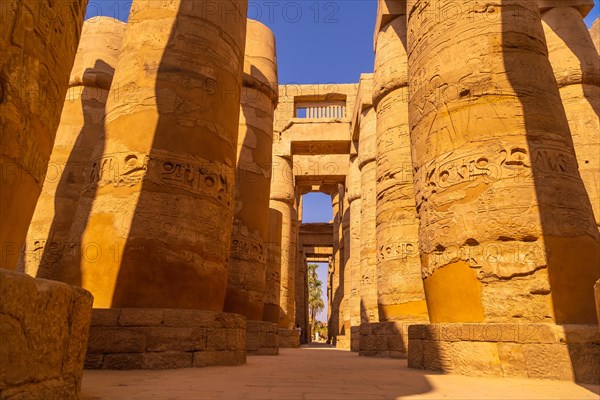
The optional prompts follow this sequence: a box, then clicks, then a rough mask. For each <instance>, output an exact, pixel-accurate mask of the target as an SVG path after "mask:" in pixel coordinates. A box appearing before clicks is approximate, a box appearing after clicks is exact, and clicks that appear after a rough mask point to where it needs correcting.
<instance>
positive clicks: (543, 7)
mask: <svg viewBox="0 0 600 400" xmlns="http://www.w3.org/2000/svg"><path fill="white" fill-rule="evenodd" d="M538 5H539V6H540V12H541V13H542V14H543V13H545V12H546V11H548V10H550V9H551V8H555V7H574V8H576V9H577V10H579V12H580V13H581V16H582V18H585V17H586V16H587V15H588V14H589V13H590V11H591V10H592V8H594V0H538Z"/></svg>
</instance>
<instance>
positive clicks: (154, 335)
mask: <svg viewBox="0 0 600 400" xmlns="http://www.w3.org/2000/svg"><path fill="white" fill-rule="evenodd" d="M146 342H147V343H146V351H150V352H154V351H192V352H193V351H202V350H206V348H207V333H206V329H205V328H174V327H164V326H157V327H151V328H148V330H147V336H146Z"/></svg>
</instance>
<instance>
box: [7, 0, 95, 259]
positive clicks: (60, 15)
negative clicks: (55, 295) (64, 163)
mask: <svg viewBox="0 0 600 400" xmlns="http://www.w3.org/2000/svg"><path fill="white" fill-rule="evenodd" d="M86 5H87V0H69V1H62V0H61V1H58V0H47V1H38V0H8V1H3V2H2V4H1V6H2V10H1V12H0V14H1V15H2V22H1V23H0V54H1V55H0V148H1V150H0V172H1V181H0V204H1V205H2V206H1V207H0V221H2V223H1V224H0V267H1V268H7V269H14V268H15V267H16V265H17V260H18V258H19V254H20V251H21V247H22V246H23V243H24V241H25V237H26V235H27V228H28V226H29V222H30V221H31V217H32V216H33V212H34V210H35V205H36V202H37V200H38V196H39V194H40V192H41V189H42V185H43V183H44V178H45V175H46V170H47V167H48V161H49V159H50V153H51V152H52V146H53V144H54V135H55V133H56V129H57V127H58V122H59V120H60V115H61V111H62V108H63V99H64V98H65V94H66V92H67V88H68V82H69V71H71V67H72V66H73V60H74V59H75V53H76V50H77V44H78V43H79V36H80V34H81V25H82V24H83V18H84V15H85V8H86Z"/></svg>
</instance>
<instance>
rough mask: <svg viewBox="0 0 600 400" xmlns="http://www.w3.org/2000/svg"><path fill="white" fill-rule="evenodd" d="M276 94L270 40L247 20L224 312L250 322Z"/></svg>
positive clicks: (261, 260) (260, 291)
mask: <svg viewBox="0 0 600 400" xmlns="http://www.w3.org/2000/svg"><path fill="white" fill-rule="evenodd" d="M277 94H278V91H277V61H276V56H275V36H274V35H273V32H271V30H270V29H269V28H267V27H266V26H264V25H263V24H261V23H260V22H257V21H253V20H248V24H247V29H246V50H245V60H244V75H243V85H242V93H241V112H240V124H239V135H238V142H237V171H236V178H235V196H234V197H235V201H234V207H233V208H234V221H233V232H232V235H231V255H230V257H229V275H228V280H227V295H226V297H225V311H226V312H233V313H237V314H241V315H244V316H246V317H247V318H248V319H249V320H255V321H258V320H262V318H263V308H264V293H265V285H266V269H267V265H266V263H267V236H268V230H269V194H270V190H271V164H272V151H273V112H274V109H275V106H276V105H277Z"/></svg>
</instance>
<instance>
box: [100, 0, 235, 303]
mask: <svg viewBox="0 0 600 400" xmlns="http://www.w3.org/2000/svg"><path fill="white" fill-rule="evenodd" d="M148 4H153V3H152V2H148ZM175 4H177V7H178V10H177V11H176V16H175V17H174V18H175V21H173V22H172V27H171V32H170V34H169V38H168V40H167V42H166V47H165V49H164V52H163V53H162V56H161V59H160V62H159V64H158V65H157V66H152V65H150V64H146V68H149V72H148V73H152V70H153V68H157V70H156V80H155V89H154V90H155V96H156V98H155V101H156V112H157V114H158V120H157V123H156V129H155V131H154V132H147V134H148V135H152V136H153V141H152V145H151V148H150V150H149V153H148V154H147V156H146V159H145V160H141V159H138V156H137V155H136V154H132V155H131V156H129V157H132V160H131V161H132V162H135V163H137V164H138V165H140V166H141V168H145V169H146V171H145V173H144V175H143V180H142V183H141V189H140V194H139V200H138V202H137V205H136V208H135V211H134V214H133V216H132V220H131V228H130V231H129V234H128V237H127V240H126V243H125V245H124V250H123V258H122V260H120V269H119V272H118V276H117V279H116V284H115V290H114V294H113V298H112V307H113V308H176V309H198V310H204V311H217V312H218V311H223V306H224V301H225V293H226V289H227V265H228V262H229V250H230V241H231V237H230V232H231V227H232V222H233V214H232V208H233V204H232V202H233V195H232V194H233V187H232V185H233V183H234V179H235V178H234V177H235V156H236V144H237V129H238V124H239V108H240V101H239V100H240V99H239V93H240V84H241V81H240V77H241V76H237V75H235V74H231V73H230V71H229V70H228V69H227V67H228V66H237V64H238V61H237V60H235V59H234V58H235V57H239V60H241V62H243V47H242V48H240V49H235V50H233V51H231V53H236V54H235V56H234V55H233V54H231V53H230V52H229V51H230V50H231V48H230V47H229V45H225V44H224V41H227V42H228V43H231V47H232V48H235V46H236V45H238V43H237V40H238V39H239V38H237V37H235V35H236V32H228V31H227V28H228V27H231V26H232V24H228V23H227V22H226V21H224V19H227V18H236V19H238V18H240V15H239V13H238V12H237V10H234V9H232V8H231V7H230V6H231V3H229V2H227V3H225V2H223V3H220V1H216V2H215V1H209V0H205V1H190V2H188V1H184V0H182V1H177V2H175ZM151 7H157V6H156V5H151ZM165 7H166V6H165ZM226 8H227V9H226ZM142 11H143V10H142ZM205 13H206V14H205ZM215 13H217V14H215ZM211 14H212V17H211ZM139 15H142V14H141V13H140V14H139ZM215 15H219V16H220V17H221V19H222V21H221V22H222V24H221V25H220V26H213V25H212V24H211V22H212V20H211V19H210V18H213V19H216V18H217V17H216V16H215ZM209 17H210V18H209ZM140 18H141V17H140ZM168 18H170V17H168ZM205 19H206V20H205ZM245 21H246V19H245V15H244V16H243V22H242V21H237V23H239V24H242V23H243V24H245ZM167 23H168V22H167ZM244 26H245V25H244ZM128 29H129V30H131V29H132V26H131V25H130V26H129V27H128ZM137 29H138V30H139V29H141V28H140V27H139V26H138V27H137ZM212 29H217V30H218V31H219V34H214V32H213V31H212ZM204 34H207V36H204ZM232 35H233V36H232ZM208 38H212V39H213V40H215V41H214V42H213V41H211V40H209V39H208ZM221 40H222V41H223V42H219V41H221ZM241 46H243V43H242V44H241ZM236 50H241V51H242V54H241V55H240V54H238V53H237V52H236ZM198 59H200V60H203V61H205V63H202V62H200V63H198V64H197V63H196V62H195V60H198ZM148 62H150V61H148ZM239 68H240V69H241V65H240V66H239ZM234 116H235V118H234ZM131 129H136V127H135V126H131Z"/></svg>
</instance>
